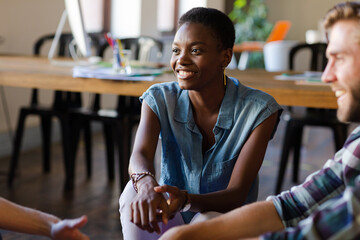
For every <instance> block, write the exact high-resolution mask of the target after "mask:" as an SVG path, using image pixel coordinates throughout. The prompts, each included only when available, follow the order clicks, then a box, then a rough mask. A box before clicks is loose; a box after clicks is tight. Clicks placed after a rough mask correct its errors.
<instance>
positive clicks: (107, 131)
mask: <svg viewBox="0 0 360 240" xmlns="http://www.w3.org/2000/svg"><path fill="white" fill-rule="evenodd" d="M103 127H104V135H105V145H106V158H107V169H108V178H109V180H110V181H112V180H114V162H115V161H114V157H115V156H114V151H115V149H114V132H113V127H112V125H111V124H108V123H104V124H103Z"/></svg>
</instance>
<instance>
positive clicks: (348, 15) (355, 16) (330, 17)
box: [323, 1, 360, 29]
mask: <svg viewBox="0 0 360 240" xmlns="http://www.w3.org/2000/svg"><path fill="white" fill-rule="evenodd" d="M340 20H359V23H360V2H359V1H357V2H344V3H339V4H337V5H335V6H334V7H333V8H331V9H330V10H329V11H328V12H327V14H326V15H325V18H324V22H323V24H324V27H325V29H329V28H331V27H332V26H333V25H334V24H335V23H336V22H338V21H340Z"/></svg>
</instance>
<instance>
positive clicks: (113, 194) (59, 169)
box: [0, 123, 334, 240]
mask: <svg viewBox="0 0 360 240" xmlns="http://www.w3.org/2000/svg"><path fill="white" fill-rule="evenodd" d="M283 129H284V126H283V123H280V125H279V128H278V131H277V133H276V135H275V137H274V139H273V140H272V141H271V142H270V144H269V147H268V151H267V153H266V157H265V160H264V163H263V166H262V168H261V171H260V192H259V199H260V200H263V199H265V198H266V196H268V195H269V194H272V193H273V190H274V186H275V179H276V176H277V171H278V159H279V156H280V149H281V141H282V136H283ZM331 140H332V135H331V132H330V131H329V130H327V129H322V128H309V129H307V131H305V136H304V138H303V146H304V147H303V149H302V159H301V168H302V169H301V174H300V180H301V181H303V180H304V179H305V177H306V176H307V175H308V174H309V173H311V172H312V171H314V170H316V169H318V168H319V167H320V166H321V165H322V164H323V163H324V162H325V161H326V160H327V159H328V158H329V157H331V156H332V154H333V153H334V150H333V144H332V142H331ZM94 141H95V143H94V151H93V154H94V157H93V160H94V161H93V175H92V177H91V179H87V178H86V176H85V168H84V166H85V164H84V155H83V152H82V151H81V150H82V148H81V149H80V151H79V153H78V157H77V172H76V187H75V190H74V191H73V193H69V192H64V191H63V182H64V170H63V161H62V153H61V147H60V145H59V144H54V146H53V153H52V169H51V172H50V173H48V174H44V173H42V169H41V152H40V149H34V150H31V151H27V152H24V153H22V155H21V159H20V165H19V172H18V174H17V176H16V179H15V182H14V186H13V188H12V189H9V188H8V187H7V186H6V172H7V169H8V164H9V158H3V159H0V179H1V181H0V194H1V196H2V197H5V198H7V199H9V200H11V201H14V202H16V203H19V204H22V205H25V206H28V207H32V208H36V209H39V210H42V211H46V212H50V213H53V214H55V215H57V216H59V217H62V218H71V217H77V216H80V215H83V214H86V215H88V218H89V222H88V224H87V225H86V226H85V227H84V228H83V231H84V232H85V233H86V234H88V235H89V236H90V238H91V239H122V234H121V226H120V223H119V213H118V198H119V195H120V191H119V182H118V174H117V172H116V180H115V181H114V182H109V181H108V180H107V175H106V164H105V163H106V162H105V153H104V145H103V138H102V135H101V134H95V135H94ZM290 170H291V165H290V166H289V167H288V171H287V177H286V180H285V182H286V183H285V184H284V189H285V188H286V189H288V188H289V187H290V186H292V183H291V182H290V181H289V180H288V179H290ZM2 233H3V238H4V239H11V240H12V239H43V238H40V237H35V236H30V235H24V234H17V233H11V232H4V231H2Z"/></svg>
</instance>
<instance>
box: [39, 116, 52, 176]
mask: <svg viewBox="0 0 360 240" xmlns="http://www.w3.org/2000/svg"><path fill="white" fill-rule="evenodd" d="M41 134H42V144H43V146H42V150H43V171H44V172H46V173H48V172H50V166H51V163H50V156H51V116H42V117H41Z"/></svg>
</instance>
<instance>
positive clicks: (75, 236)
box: [0, 198, 89, 240]
mask: <svg viewBox="0 0 360 240" xmlns="http://www.w3.org/2000/svg"><path fill="white" fill-rule="evenodd" d="M86 222H87V217H86V216H82V217H80V218H76V219H68V220H61V219H59V218H58V217H56V216H54V215H51V214H48V213H44V212H41V211H38V210H35V209H31V208H27V207H23V206H20V205H18V204H15V203H12V202H10V201H8V200H6V199H4V198H0V228H1V229H6V230H10V231H15V232H21V233H28V234H34V235H42V236H47V237H50V238H52V239H56V240H61V239H63V240H67V239H70V240H82V239H89V238H88V237H87V236H86V235H84V234H83V233H81V232H80V231H79V229H78V228H80V227H82V226H84V225H85V224H86Z"/></svg>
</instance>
